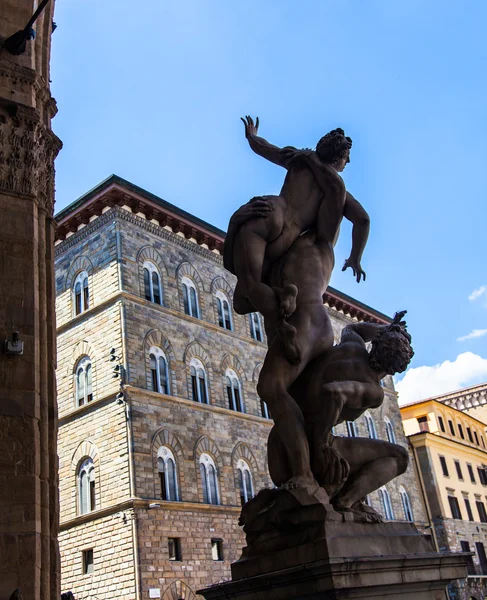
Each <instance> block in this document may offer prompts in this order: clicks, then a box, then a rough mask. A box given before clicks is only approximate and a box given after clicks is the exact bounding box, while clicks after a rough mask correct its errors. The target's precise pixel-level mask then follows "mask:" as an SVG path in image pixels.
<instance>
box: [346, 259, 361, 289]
mask: <svg viewBox="0 0 487 600" xmlns="http://www.w3.org/2000/svg"><path fill="white" fill-rule="evenodd" d="M348 267H351V269H352V271H353V275H354V277H355V279H356V280H357V283H360V279H361V278H362V277H363V279H364V281H365V278H366V275H365V271H364V270H363V269H362V265H361V264H360V261H356V260H354V259H353V258H352V257H350V258H347V260H346V261H345V263H344V264H343V268H342V271H346V270H347V269H348Z"/></svg>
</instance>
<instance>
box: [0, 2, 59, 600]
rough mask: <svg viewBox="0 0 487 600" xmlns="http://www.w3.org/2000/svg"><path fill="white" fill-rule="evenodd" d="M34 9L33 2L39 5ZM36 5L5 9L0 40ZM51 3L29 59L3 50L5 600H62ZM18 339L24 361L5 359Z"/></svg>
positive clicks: (0, 436)
mask: <svg viewBox="0 0 487 600" xmlns="http://www.w3.org/2000/svg"><path fill="white" fill-rule="evenodd" d="M36 5H37V4H36ZM34 9H35V6H34V1H33V0H2V2H0V43H3V41H4V39H5V38H7V37H9V36H10V35H12V34H13V33H15V32H16V31H18V30H20V29H23V28H24V27H25V25H26V23H27V22H28V20H29V18H30V17H31V15H32V14H33V12H34ZM53 10H54V0H51V1H50V2H49V3H48V5H47V7H46V8H45V9H44V11H43V13H42V14H41V16H40V17H39V19H38V20H37V22H36V23H35V25H34V28H35V30H36V38H35V40H32V41H28V42H27V48H26V51H25V53H23V54H21V55H19V56H14V55H12V54H10V53H9V52H8V51H7V50H6V49H5V48H2V49H1V52H0V600H8V599H9V598H10V597H11V595H12V594H13V593H14V591H15V590H16V589H20V591H21V593H22V595H23V598H24V600H28V599H29V600H30V599H32V600H34V599H35V600H54V599H57V598H59V597H60V590H59V570H60V568H59V552H58V545H57V532H58V519H59V510H58V482H57V468H58V464H57V451H56V438H57V414H56V387H55V385H56V384H55V374H54V369H55V361H56V347H55V314H54V269H53V240H54V234H53V228H54V224H53V218H52V216H53V209H54V159H55V157H56V155H57V153H58V152H59V150H60V148H61V142H60V141H59V139H58V138H57V137H56V136H55V135H54V134H53V133H52V131H51V118H52V117H53V116H54V115H55V113H56V104H55V102H54V100H53V99H52V98H51V95H50V91H49V61H50V47H51V29H52V16H53ZM14 331H18V332H19V337H20V340H21V341H22V342H23V344H24V350H23V354H21V355H15V354H7V353H6V352H5V351H6V346H7V345H6V344H5V340H6V339H11V338H12V333H13V332H14Z"/></svg>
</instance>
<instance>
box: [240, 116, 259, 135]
mask: <svg viewBox="0 0 487 600" xmlns="http://www.w3.org/2000/svg"><path fill="white" fill-rule="evenodd" d="M240 120H241V121H242V123H243V124H244V125H245V137H246V138H248V137H251V136H254V135H257V132H258V130H259V117H257V118H256V119H255V123H254V119H252V117H249V116H248V115H247V116H246V117H245V119H244V118H243V117H240Z"/></svg>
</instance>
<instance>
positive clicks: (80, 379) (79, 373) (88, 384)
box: [75, 356, 93, 406]
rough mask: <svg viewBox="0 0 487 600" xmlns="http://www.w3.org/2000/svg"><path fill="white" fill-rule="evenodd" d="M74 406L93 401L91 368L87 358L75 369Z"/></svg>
mask: <svg viewBox="0 0 487 600" xmlns="http://www.w3.org/2000/svg"><path fill="white" fill-rule="evenodd" d="M75 377H76V406H84V405H85V404H87V403H88V402H91V401H92V400H93V381H92V368H91V360H90V357H89V356H85V357H84V358H82V359H81V360H80V361H79V363H78V366H77V367H76V375H75Z"/></svg>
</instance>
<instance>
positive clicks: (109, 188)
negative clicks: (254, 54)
mask: <svg viewBox="0 0 487 600" xmlns="http://www.w3.org/2000/svg"><path fill="white" fill-rule="evenodd" d="M112 207H119V210H118V211H117V216H118V217H119V218H122V219H125V220H127V221H130V222H132V223H134V224H137V225H139V226H141V227H143V228H145V229H148V230H150V231H151V232H152V233H154V234H156V235H162V236H163V237H166V239H169V240H170V241H171V242H175V243H178V244H179V245H181V246H183V247H185V248H186V249H188V250H191V251H193V252H197V253H202V254H204V256H205V257H206V258H210V257H211V258H212V260H216V261H217V262H219V264H222V257H221V255H222V254H223V243H224V240H225V232H224V231H222V230H221V229H218V228H217V227H214V226H213V225H210V224H209V223H207V222H205V221H203V220H202V219H199V218H198V217H195V216H194V215H191V214H190V213H188V212H186V211H184V210H182V209H180V208H178V207H177V206H174V205H173V204H170V203H169V202H166V201H165V200H163V199H162V198H159V197H158V196H156V195H154V194H151V193H150V192H148V191H147V190H144V189H143V188H140V187H138V186H136V185H134V184H133V183H130V182H129V181H127V180H125V179H123V178H121V177H119V176H118V175H111V176H110V177H108V179H106V180H105V181H102V182H101V183H100V184H98V185H97V186H96V187H95V188H93V189H92V190H90V191H89V192H87V193H86V194H84V195H83V196H81V197H80V198H78V200H76V201H75V202H73V203H72V204H70V205H69V206H67V207H66V208H64V209H63V210H61V211H60V212H59V213H57V214H56V215H55V217H54V218H55V221H56V224H57V227H56V238H55V240H56V242H57V247H56V253H57V255H59V254H60V253H62V252H64V251H66V249H67V248H70V247H72V246H73V245H75V244H76V243H77V242H79V241H80V240H81V239H84V238H85V237H87V236H88V235H89V234H90V233H91V232H92V231H93V230H92V229H91V228H88V227H89V226H90V225H91V224H92V223H95V222H96V221H97V220H98V219H97V218H100V217H102V216H104V215H107V212H108V211H107V208H108V209H110V208H112ZM121 207H124V210H120V209H121ZM113 216H114V215H113V213H112V214H111V216H110V217H108V216H107V217H105V219H104V220H103V221H102V223H99V224H98V225H99V226H100V225H101V224H104V223H106V222H107V221H108V220H109V219H110V218H113ZM171 234H172V235H171ZM60 242H62V243H60ZM323 301H324V303H325V304H327V306H329V307H330V308H334V309H335V310H337V311H338V312H341V313H343V314H345V315H349V316H350V317H351V318H353V319H357V320H359V321H371V322H375V323H390V322H391V320H392V319H391V318H390V317H388V316H387V315H385V314H383V313H381V312H379V311H377V310H375V309H373V308H371V307H370V306H367V305H366V304H364V303H362V302H360V301H359V300H356V299H355V298H352V297H351V296H348V295H347V294H345V293H343V292H340V291H339V290H336V289H334V288H332V287H328V289H327V291H326V292H325V294H324V296H323Z"/></svg>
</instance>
